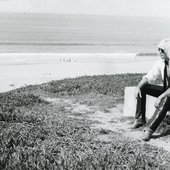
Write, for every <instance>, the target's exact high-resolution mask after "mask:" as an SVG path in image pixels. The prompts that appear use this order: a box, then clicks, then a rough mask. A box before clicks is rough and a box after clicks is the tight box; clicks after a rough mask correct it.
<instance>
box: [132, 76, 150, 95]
mask: <svg viewBox="0 0 170 170" xmlns="http://www.w3.org/2000/svg"><path fill="white" fill-rule="evenodd" d="M146 84H148V79H147V78H146V77H143V78H142V80H141V81H140V82H139V84H138V85H137V86H136V91H135V97H136V98H138V97H140V98H141V97H142V95H141V88H142V87H143V86H144V85H146Z"/></svg>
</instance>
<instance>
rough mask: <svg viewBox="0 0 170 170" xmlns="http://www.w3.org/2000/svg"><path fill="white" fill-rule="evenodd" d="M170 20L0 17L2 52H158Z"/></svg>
mask: <svg viewBox="0 0 170 170" xmlns="http://www.w3.org/2000/svg"><path fill="white" fill-rule="evenodd" d="M165 37H170V18H146V17H121V16H90V15H56V14H55V15H54V14H0V53H13V52H14V53H143V54H145V53H149V54H150V53H157V49H156V46H157V43H158V42H159V41H160V40H161V39H163V38H165Z"/></svg>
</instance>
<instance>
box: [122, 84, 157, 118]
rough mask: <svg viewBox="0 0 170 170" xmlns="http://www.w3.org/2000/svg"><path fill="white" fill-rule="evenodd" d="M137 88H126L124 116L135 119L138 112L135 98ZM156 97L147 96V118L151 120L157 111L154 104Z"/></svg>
mask: <svg viewBox="0 0 170 170" xmlns="http://www.w3.org/2000/svg"><path fill="white" fill-rule="evenodd" d="M134 92H135V86H131V87H126V88H125V96H124V109H123V115H124V116H132V117H135V112H136V102H137V100H136V98H135V96H134ZM155 100H156V97H152V96H149V95H146V118H147V119H150V118H151V117H152V115H153V113H154V111H155V107H154V102H155Z"/></svg>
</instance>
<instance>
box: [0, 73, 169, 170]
mask: <svg viewBox="0 0 170 170" xmlns="http://www.w3.org/2000/svg"><path fill="white" fill-rule="evenodd" d="M142 76H143V75H142V74H120V75H100V76H83V77H79V78H74V79H64V80H59V81H52V82H49V83H45V84H42V85H35V86H27V87H24V88H20V89H16V90H13V91H10V92H6V93H1V94H0V169H17V170H18V169H57V170H58V169H61V170H62V169H69V170H71V169H88V170H89V169H154V170H155V169H167V170H168V169H169V168H170V153H169V152H167V151H165V150H163V149H161V148H158V147H154V146H152V145H149V144H147V143H142V142H140V141H138V140H135V139H132V138H130V137H127V136H124V135H123V134H122V133H119V132H118V131H111V130H106V129H97V128H92V127H93V125H94V124H97V123H100V122H98V121H97V120H93V119H89V117H90V116H91V115H92V114H94V113H93V111H92V110H89V111H88V110H86V111H85V112H81V111H80V110H77V111H75V110H74V112H73V107H72V105H71V104H70V102H69V101H72V102H71V103H72V104H75V105H76V104H77V103H79V104H81V105H82V106H88V107H90V108H92V107H93V108H95V110H97V111H101V112H103V113H105V114H107V113H108V112H109V110H110V109H113V108H115V106H117V105H118V104H122V103H123V95H124V88H125V87H126V86H133V85H136V84H137V83H138V82H139V80H140V79H141V77H142ZM63 101H68V102H63ZM115 115H116V113H115ZM129 119H130V118H129ZM112 123H114V122H112ZM168 124H169V122H168V119H165V121H164V122H163V124H162V125H161V127H160V128H159V130H161V129H164V128H165V127H168ZM102 135H103V136H109V139H108V140H106V138H105V139H104V140H103V139H102V138H101V136H102Z"/></svg>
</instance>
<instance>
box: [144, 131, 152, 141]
mask: <svg viewBox="0 0 170 170" xmlns="http://www.w3.org/2000/svg"><path fill="white" fill-rule="evenodd" d="M152 134H153V130H152V129H150V128H147V129H144V133H143V136H142V140H144V141H146V142H147V141H149V140H150V139H151V136H152Z"/></svg>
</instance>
